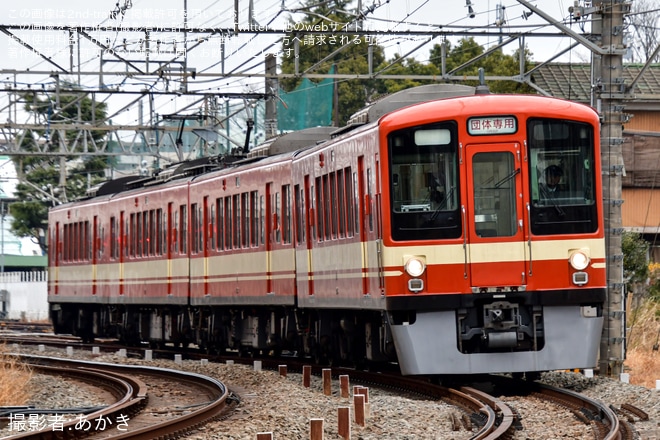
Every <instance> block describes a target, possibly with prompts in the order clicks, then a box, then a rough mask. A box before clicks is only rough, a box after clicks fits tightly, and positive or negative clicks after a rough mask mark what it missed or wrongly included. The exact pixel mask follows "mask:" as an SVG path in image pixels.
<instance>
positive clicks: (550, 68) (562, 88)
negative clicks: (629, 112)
mask: <svg viewBox="0 0 660 440" xmlns="http://www.w3.org/2000/svg"><path fill="white" fill-rule="evenodd" d="M643 67H644V66H643V65H642V64H625V65H624V66H623V75H622V76H623V78H624V80H625V84H628V85H630V84H632V82H633V81H634V79H635V78H637V77H638V76H639V74H640V72H641V71H642V68H643ZM532 82H533V83H535V84H536V85H537V86H538V87H540V88H541V89H543V90H544V91H546V92H548V93H549V94H550V95H552V96H554V97H557V98H564V99H570V100H571V101H578V102H585V103H589V102H590V100H591V84H592V81H591V64H572V63H571V64H569V63H549V64H545V65H543V66H541V67H539V68H538V69H537V70H535V71H533V73H532ZM631 99H634V100H635V102H638V103H644V102H646V103H649V102H659V103H660V64H651V65H649V66H648V68H647V69H646V71H644V74H643V75H642V76H641V77H640V78H639V80H638V81H637V83H636V84H635V88H634V89H633V91H632V95H631Z"/></svg>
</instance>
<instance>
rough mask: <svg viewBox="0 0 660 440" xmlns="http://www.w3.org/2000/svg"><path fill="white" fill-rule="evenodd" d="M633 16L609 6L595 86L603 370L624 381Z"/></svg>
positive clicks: (603, 11)
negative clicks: (629, 20)
mask: <svg viewBox="0 0 660 440" xmlns="http://www.w3.org/2000/svg"><path fill="white" fill-rule="evenodd" d="M628 12H630V3H628V2H624V1H623V0H612V1H610V2H603V3H602V4H601V6H600V10H599V11H598V13H599V14H600V15H601V17H602V29H601V38H602V40H601V45H602V46H601V47H602V48H603V49H604V53H603V54H602V55H601V56H600V73H598V72H596V73H597V74H599V75H600V77H599V78H598V79H596V81H595V83H594V86H595V92H596V96H597V97H599V98H600V101H601V107H600V113H601V116H602V125H601V163H602V169H603V172H602V177H603V210H604V217H605V238H606V242H605V243H606V246H607V249H606V255H607V303H606V306H605V310H603V315H604V317H605V322H604V326H603V334H602V337H601V344H600V361H599V367H600V372H601V374H602V375H605V374H607V375H610V376H613V377H619V375H620V374H621V373H622V372H623V360H624V358H625V330H624V329H625V325H626V323H625V299H624V298H625V297H624V294H623V290H624V283H623V251H622V249H621V235H622V233H623V223H622V219H621V205H622V204H623V200H622V198H621V197H622V191H621V176H622V174H623V153H622V145H623V123H624V122H625V118H626V115H625V114H624V113H623V109H624V105H623V102H624V100H625V99H626V98H629V96H628V94H627V92H628V89H627V87H626V85H625V84H624V79H623V55H624V53H625V51H626V49H625V47H624V44H623V29H624V28H623V17H624V15H625V14H627V13H628Z"/></svg>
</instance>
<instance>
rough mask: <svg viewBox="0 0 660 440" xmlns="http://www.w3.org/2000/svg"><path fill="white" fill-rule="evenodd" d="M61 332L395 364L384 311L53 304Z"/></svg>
mask: <svg viewBox="0 0 660 440" xmlns="http://www.w3.org/2000/svg"><path fill="white" fill-rule="evenodd" d="M51 320H52V322H53V326H54V329H55V332H56V333H68V334H72V335H74V336H78V337H80V338H81V340H82V341H83V342H92V341H94V339H95V338H116V339H118V340H120V341H121V342H123V343H126V344H129V345H135V346H137V345H140V344H148V345H149V346H151V347H161V346H165V345H173V346H180V347H188V346H197V347H199V348H200V349H202V350H204V351H206V352H207V353H209V354H222V353H225V352H227V351H230V350H232V351H238V352H239V353H240V354H242V355H246V356H255V355H259V356H261V355H275V356H277V355H281V354H290V355H294V356H298V357H310V358H312V359H314V361H316V362H320V363H326V364H329V365H359V364H361V363H362V362H390V361H391V362H394V361H396V353H395V350H394V345H393V340H392V336H391V332H390V330H389V326H388V324H387V323H386V321H385V319H384V318H383V316H382V314H381V313H380V312H376V311H363V310H360V311H353V310H323V309H321V310H318V309H315V310H311V309H295V308H290V307H272V308H261V307H250V308H239V307H232V308H225V307H184V306H162V307H146V306H139V305H134V306H124V305H121V306H120V305H99V304H88V305H80V304H71V305H69V304H66V303H62V304H52V305H51Z"/></svg>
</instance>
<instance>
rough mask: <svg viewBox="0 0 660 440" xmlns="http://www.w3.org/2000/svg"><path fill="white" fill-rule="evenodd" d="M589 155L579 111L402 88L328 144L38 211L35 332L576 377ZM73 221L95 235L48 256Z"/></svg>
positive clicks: (319, 137)
mask: <svg viewBox="0 0 660 440" xmlns="http://www.w3.org/2000/svg"><path fill="white" fill-rule="evenodd" d="M599 145H600V142H599V119H598V115H597V114H596V112H595V111H594V110H593V109H591V108H589V107H587V106H584V105H581V104H577V103H573V102H569V101H565V100H559V99H554V98H547V97H540V96H527V95H525V96H522V95H490V94H488V93H481V91H480V89H479V88H477V89H476V90H475V89H474V88H471V87H456V86H448V85H433V86H423V87H420V88H415V89H410V90H407V91H403V92H400V93H398V94H394V95H392V96H391V97H389V98H387V99H385V100H383V101H380V102H378V103H376V104H374V105H373V106H371V107H370V108H368V109H366V110H365V111H364V112H362V113H360V114H358V115H356V117H355V120H354V123H353V124H351V125H350V126H348V127H346V128H343V129H331V128H324V129H321V128H316V129H311V130H306V131H303V132H301V133H291V134H288V135H283V136H281V137H278V138H276V139H274V140H270V141H268V142H267V143H266V144H265V145H263V146H260V147H258V148H256V149H255V150H254V151H252V152H250V153H249V154H248V155H247V156H246V157H242V158H238V159H237V160H234V161H231V162H228V161H226V160H224V161H223V160H213V159H209V160H208V161H207V162H208V163H204V164H203V166H201V165H202V164H198V165H200V166H183V165H179V166H178V167H179V168H181V167H183V168H184V169H186V170H187V171H186V172H174V173H173V172H167V171H164V172H163V173H162V175H161V173H159V175H158V176H155V177H154V178H149V179H145V181H144V182H139V181H137V182H131V183H130V184H129V185H124V187H123V189H115V190H114V192H113V193H112V194H97V195H96V196H95V197H90V198H89V199H87V200H81V201H79V202H73V203H70V204H67V205H62V206H59V207H55V208H53V209H52V210H51V214H50V221H49V228H50V232H49V237H50V240H51V243H53V244H54V246H53V245H51V249H52V251H51V254H50V259H49V261H50V263H49V264H50V275H51V278H50V280H49V283H50V290H49V301H50V305H51V310H52V313H51V316H52V318H53V321H54V323H56V326H55V328H56V329H57V330H59V331H70V332H73V333H76V334H81V335H84V336H85V338H86V339H91V338H93V337H96V336H116V337H122V338H124V339H127V340H132V341H144V342H152V343H167V342H172V343H177V344H178V343H182V344H189V343H195V344H197V345H199V346H201V347H205V348H207V349H208V350H209V351H220V352H221V351H224V350H227V349H238V350H241V351H251V352H260V353H271V352H272V353H280V352H282V351H284V350H288V351H289V352H291V353H297V354H298V355H305V356H312V357H314V358H315V359H317V360H321V361H322V360H324V361H327V362H330V363H333V364H335V363H352V364H360V363H362V362H364V361H370V362H398V365H399V367H400V369H401V372H402V373H403V374H408V375H443V374H476V373H492V372H514V373H522V372H539V371H547V370H554V369H568V368H583V367H592V366H594V365H595V364H596V358H597V350H598V345H599V340H600V336H601V329H602V324H603V316H602V310H603V303H604V300H605V292H606V288H605V287H606V277H605V262H606V259H605V244H604V231H603V222H602V209H603V208H602V200H601V198H600V194H601V180H600V162H599V160H600V151H599ZM177 169H178V168H177ZM192 171H194V172H192ZM114 187H121V185H115V186H114ZM147 204H148V206H147ZM152 211H153V215H152ZM74 212H75V213H77V214H75V215H76V216H81V217H75V216H74V215H73V214H71V213H74ZM78 218H80V219H82V218H84V219H86V220H84V221H87V222H89V224H90V225H94V226H93V227H92V226H90V228H91V229H90V230H92V231H99V232H94V233H92V232H90V233H88V234H87V235H84V236H81V237H84V238H81V239H79V240H81V241H85V240H87V241H88V244H86V245H85V244H76V245H73V244H70V243H69V244H67V243H68V242H70V241H71V240H74V239H73V238H72V237H73V235H72V233H74V232H75V231H78V230H82V231H84V230H85V226H76V224H77V223H80V222H81V221H83V220H75V219H78ZM133 219H134V220H135V221H134V220H133ZM74 220H75V221H74ZM83 225H84V223H83ZM133 225H135V226H133ZM140 225H141V226H140ZM76 228H79V229H76ZM80 228H82V229H80ZM71 231H74V232H71ZM104 231H108V232H104ZM74 241H75V240H74ZM112 243H116V245H113V244H112ZM184 243H185V245H184ZM71 246H83V248H84V246H88V247H89V249H90V251H91V254H90V256H89V258H87V257H85V258H82V257H81V256H84V255H87V254H86V253H85V252H90V251H85V250H80V251H77V252H78V254H75V253H74V254H73V256H71V255H70V251H65V252H62V250H63V249H69V248H70V247H71ZM113 246H115V247H113ZM85 249H87V248H85ZM145 250H146V251H145ZM67 252H69V253H67ZM75 255H78V256H77V257H76V256H75ZM99 293H101V294H99Z"/></svg>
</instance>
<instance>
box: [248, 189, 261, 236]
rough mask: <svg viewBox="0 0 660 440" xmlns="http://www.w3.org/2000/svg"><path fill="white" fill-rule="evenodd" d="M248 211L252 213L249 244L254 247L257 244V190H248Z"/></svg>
mask: <svg viewBox="0 0 660 440" xmlns="http://www.w3.org/2000/svg"><path fill="white" fill-rule="evenodd" d="M250 212H251V213H252V216H251V219H252V227H251V228H250V229H251V232H252V234H251V236H250V245H251V246H253V247H256V246H258V245H259V192H258V191H252V192H250Z"/></svg>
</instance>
